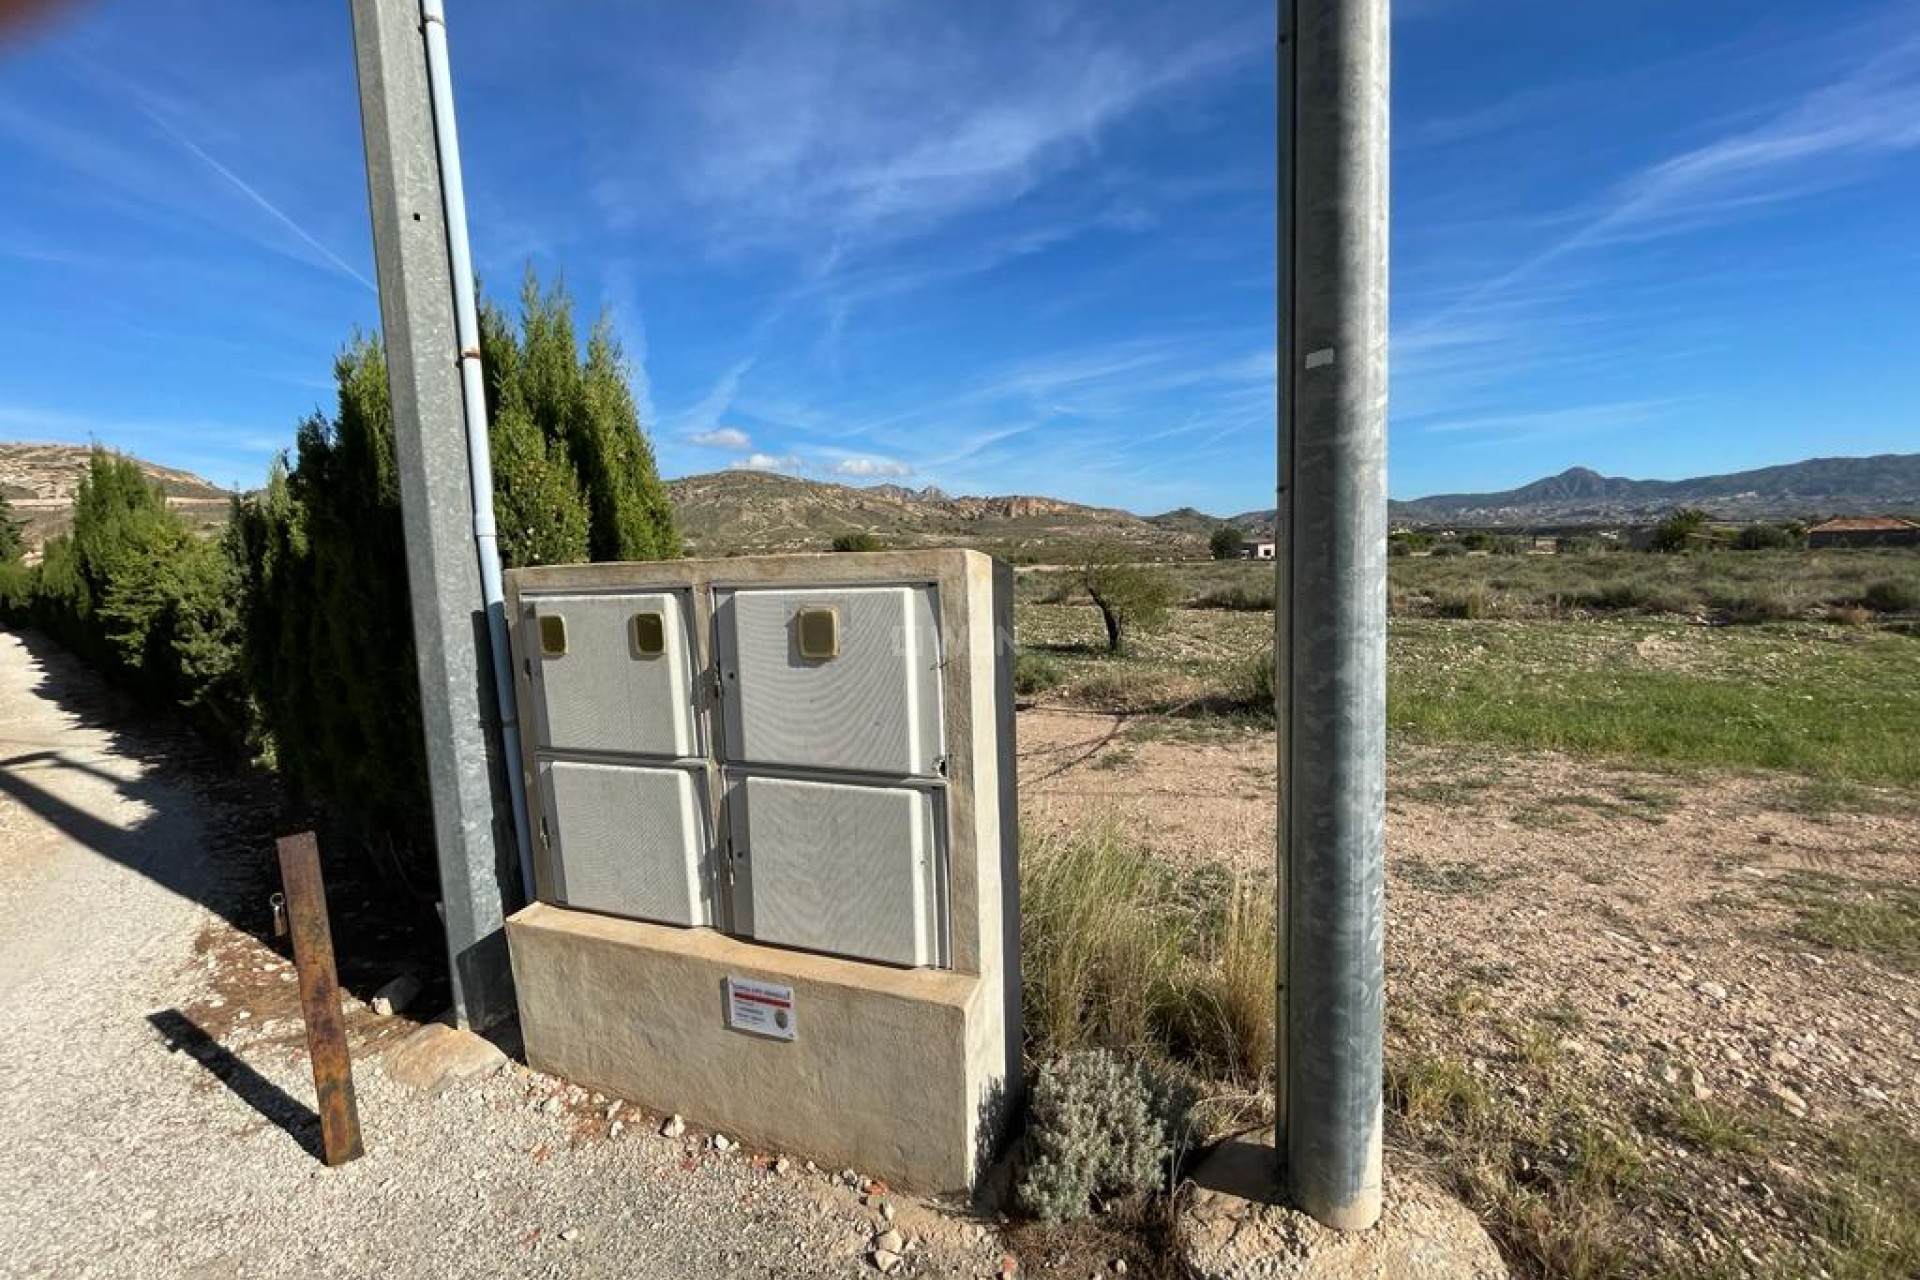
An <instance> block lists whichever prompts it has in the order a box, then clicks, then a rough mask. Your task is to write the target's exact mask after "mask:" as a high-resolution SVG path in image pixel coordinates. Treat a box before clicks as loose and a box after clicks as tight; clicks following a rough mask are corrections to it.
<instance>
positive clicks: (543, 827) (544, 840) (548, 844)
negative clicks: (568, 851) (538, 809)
mask: <svg viewBox="0 0 1920 1280" xmlns="http://www.w3.org/2000/svg"><path fill="white" fill-rule="evenodd" d="M540 851H541V852H542V853H552V852H553V837H552V836H550V835H548V834H547V818H546V815H545V814H542V815H541V816H540Z"/></svg>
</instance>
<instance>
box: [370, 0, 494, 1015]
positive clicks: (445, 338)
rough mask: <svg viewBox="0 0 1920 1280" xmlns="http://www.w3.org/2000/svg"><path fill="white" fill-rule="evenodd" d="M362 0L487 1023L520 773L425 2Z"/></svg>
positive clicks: (421, 644)
mask: <svg viewBox="0 0 1920 1280" xmlns="http://www.w3.org/2000/svg"><path fill="white" fill-rule="evenodd" d="M350 4H351V7H352V10H353V44H354V60H355V63H356V65H357V66H358V68H359V74H360V119H361V126H362V130H363V132H364V134H365V137H366V148H367V194H368V202H369V204H370V205H371V208H372V213H373V248H374V259H375V262H376V264H377V266H378V267H379V279H380V326H381V331H382V334H383V337H384V339H385V343H386V351H387V381H388V386H389V387H390V388H391V392H392V401H393V431H394V453H395V456H396V460H397V462H398V464H399V471H400V511H401V521H402V524H403V526H404V531H405V535H406V546H407V578H408V581H409V583H410V584H411V593H412V603H413V641H414V649H415V651H416V653H417V654H418V657H419V664H420V708H421V718H422V720H423V721H424V722H425V729H426V753H427V777H428V782H429V784H430V785H431V789H432V805H433V832H434V844H435V851H436V853H437V855H438V858H439V864H440V896H441V912H442V915H443V917H444V923H445V926H446V931H447V954H448V957H449V962H450V968H451V972H452V976H453V1012H454V1018H455V1020H456V1021H457V1022H458V1023H459V1024H460V1025H461V1026H463V1027H484V1026H488V1025H491V1024H492V1023H494V1022H497V1021H499V1020H500V1019H501V1018H503V1017H505V1016H507V1015H509V1014H511V1013H512V1012H513V1008H514V998H513V975H512V971H511V969H510V967H509V965H508V959H507V939H506V930H505V912H506V903H507V902H508V901H509V900H511V899H512V898H514V897H515V896H516V894H517V888H516V886H517V884H518V881H519V872H518V870H517V868H516V865H515V862H516V859H515V857H514V849H513V837H512V833H511V827H510V822H509V821H508V820H505V819H504V818H503V815H502V814H501V813H500V811H499V808H498V806H497V804H496V798H497V797H500V796H504V795H506V794H507V791H506V785H505V777H506V775H505V773H504V768H503V762H502V761H501V760H500V759H499V758H498V752H497V743H496V741H495V740H494V737H493V735H492V734H491V733H490V732H489V731H488V726H489V725H490V724H492V723H493V722H494V720H495V707H494V688H493V679H492V677H491V675H490V674H489V672H488V662H487V657H486V655H487V648H486V646H487V639H488V637H487V628H488V620H487V614H486V610H485V607H484V605H483V603H482V595H481V587H480V568H479V561H478V559H477V558H476V557H475V555H474V544H473V530H472V524H471V521H472V518H473V488H472V479H471V476H470V473H469V470H468V460H467V438H466V432H465V430H464V428H463V425H462V421H463V420H462V409H463V401H462V399H461V388H460V370H459V359H460V344H459V341H458V339H457V337H456V331H455V326H454V314H453V305H454V302H453V299H454V294H453V283H452V274H451V269H450V267H449V259H448V248H447V224H446V213H445V204H444V202H443V199H442V191H441V186H440V171H439V165H438V162H437V159H436V156H435V150H434V131H433V108H432V101H431V98H430V96H429V89H428V83H427V54H426V42H425V38H424V36H423V35H422V33H421V20H420V9H419V4H418V0H350ZM512 767H515V768H517V767H518V763H517V762H513V766H512Z"/></svg>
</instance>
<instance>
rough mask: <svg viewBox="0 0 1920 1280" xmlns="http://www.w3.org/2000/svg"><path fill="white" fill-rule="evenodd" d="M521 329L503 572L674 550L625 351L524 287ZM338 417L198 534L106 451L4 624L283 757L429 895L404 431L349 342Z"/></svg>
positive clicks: (501, 361)
mask: <svg viewBox="0 0 1920 1280" xmlns="http://www.w3.org/2000/svg"><path fill="white" fill-rule="evenodd" d="M517 321H518V323H517V325H516V324H515V323H514V322H513V321H510V320H509V319H508V318H507V317H506V316H505V315H504V314H503V313H502V312H501V311H500V310H499V309H498V308H496V307H493V306H491V305H489V306H487V307H486V308H485V309H484V312H483V315H482V318H481V333H482V353H483V359H484V365H485V369H486V375H487V402H488V412H489V430H490V435H491V440H492V446H493V455H494V482H495V495H494V502H495V515H496V519H497V521H498V523H499V527H500V551H501V556H502V558H503V560H504V561H505V562H506V563H507V564H508V565H509V566H513V565H524V564H551V563H564V562H571V561H580V560H586V559H631V560H645V559H661V558H667V557H672V556H677V555H679V554H680V541H679V537H678V535H677V533H676V532H675V530H674V526H673V520H672V515H671V513H670V511H669V510H668V506H667V499H666V491H665V488H664V487H663V486H662V485H661V483H660V479H659V476H658V474H657V472H656V470H655V466H654V460H653V451H652V449H651V447H650V446H649V444H648V442H647V439H646V437H645V435H644V434H642V431H641V425H640V422H639V416H638V414H637V412H636V410H635V407H634V402H633V397H632V395H631V393H630V392H629V390H628V388H627V379H626V370H625V367H624V362H623V359H622V356H621V353H620V348H619V345H618V342H617V341H616V340H615V338H614V336H613V333H612V331H611V329H610V327H609V326H608V324H607V323H606V322H605V321H604V320H602V321H601V322H600V323H599V324H598V325H596V326H595V328H594V330H593V332H592V334H591V335H590V336H589V338H588V341H587V343H586V349H585V351H584V353H583V352H582V351H581V350H580V347H579V344H578V342H577V339H576V335H575V330H574V324H573V314H572V304H571V302H570V300H569V299H568V297H567V296H566V294H565V293H564V292H563V291H562V290H560V289H558V288H556V289H553V290H550V291H545V292H543V291H542V290H541V289H540V287H539V284H538V282H537V281H536V280H535V279H534V278H533V277H532V275H531V274H529V276H528V278H527V281H526V285H525V287H524V289H523V291H522V295H521V304H520V314H519V316H518V317H517ZM334 381H335V384H336V391H337V403H336V406H335V409H334V412H333V414H332V415H331V416H327V415H324V414H318V413H316V414H315V415H313V416H312V417H310V418H308V419H307V420H306V421H305V422H303V423H302V424H300V426H299V428H298V431H297V433H296V438H295V443H294V448H293V451H292V457H291V459H290V461H289V460H286V459H283V460H282V461H280V462H277V463H276V464H275V466H274V467H273V469H272V471H271V473H270V475H269V477H268V481H267V484H266V487H265V488H264V489H262V490H260V491H259V492H258V493H255V494H251V495H248V496H246V497H244V498H239V499H236V501H235V505H234V512H233V519H232V520H231V521H230V523H229V525H228V527H227V529H226V531H225V533H224V534H223V535H221V536H220V537H219V538H218V539H217V540H213V541H207V540H202V539H200V538H197V537H195V536H194V535H193V534H192V532H191V531H190V530H189V528H188V526H187V525H186V523H185V522H184V521H183V520H182V519H181V518H180V517H179V516H178V515H177V514H176V513H175V512H173V511H171V510H170V509H168V507H167V506H166V502H165V499H164V497H163V496H162V495H161V492H160V490H159V489H158V487H157V486H155V485H153V484H151V483H150V482H148V481H147V480H146V478H145V477H144V476H143V475H142V473H141V471H140V469H139V467H138V465H137V464H136V463H134V462H133V461H131V460H130V459H127V458H123V457H120V456H118V455H115V454H112V453H109V452H107V451H106V450H104V449H100V448H96V449H95V450H94V453H93V456H92V458H91V460H90V462H89V467H88V474H87V476H86V478H85V479H84V480H83V482H82V484H81V487H80V492H79V495H78V498H77V500H76V504H75V509H74V530H73V533H72V535H71V536H69V537H62V538H56V539H54V540H52V541H51V542H49V543H48V544H47V547H46V548H45V552H44V556H43V558H42V561H41V563H40V564H39V565H37V566H33V567H32V568H30V569H29V568H25V567H23V566H21V565H20V564H19V563H18V562H17V561H10V562H8V561H5V557H0V615H4V616H6V617H7V618H8V620H10V621H15V622H18V621H31V622H33V623H35V624H36V625H38V626H40V627H41V628H43V629H44V630H46V631H48V632H50V633H51V634H52V635H54V636H55V637H56V638H57V639H59V640H60V641H61V642H62V643H63V644H65V645H66V646H67V647H68V648H70V649H72V650H73V651H74V652H76V653H77V654H79V655H80V656H82V657H83V658H86V659H87V660H88V661H90V662H92V663H94V664H95V665H97V666H99V667H101V668H102V669H103V670H104V671H105V672H106V673H107V674H108V675H109V676H111V677H114V678H117V679H119V680H121V681H122V682H123V683H126V684H128V685H130V686H131V687H134V688H136V689H138V690H140V691H141V692H143V693H145V694H147V695H150V696H152V697H154V698H156V699H159V700H163V701H166V702H169V703H172V704H175V705H178V706H181V707H184V708H187V709H188V710H189V711H191V712H192V713H193V714H194V715H195V716H196V718H197V719H198V720H199V721H200V722H201V723H202V724H203V725H204V726H206V727H207V728H208V729H210V730H211V731H213V732H214V733H215V734H216V735H218V736H219V737H221V738H223V739H225V740H227V741H229V742H231V743H234V744H235V745H236V746H241V747H243V748H244V749H246V750H248V751H249V752H252V753H257V754H259V755H262V756H264V757H265V758H267V759H269V760H270V761H272V762H273V763H274V764H275V765H276V766H277V767H278V768H279V769H280V771H281V773H282V775H283V776H284V777H285V779H286V781H287V782H288V783H289V784H290V785H291V786H292V787H293V788H294V790H295V791H296V792H298V793H299V794H301V795H303V796H304V797H306V798H308V799H310V800H313V801H316V802H319V803H320V804H322V805H323V806H325V807H326V808H327V809H328V810H329V811H330V812H331V813H332V815H333V816H334V817H335V818H336V819H338V820H339V821H341V822H342V824H343V825H345V826H347V827H349V828H351V829H355V830H357V831H358V832H359V833H360V834H361V835H362V836H363V837H364V838H365V840H366V842H367V843H368V845H369V846H370V847H371V846H379V847H381V848H383V849H391V850H398V851H399V852H400V854H401V857H400V858H399V859H398V860H397V861H396V860H391V859H383V860H382V861H383V865H384V866H388V867H392V866H396V865H397V866H398V867H399V868H400V869H401V871H402V872H403V874H405V876H406V878H407V879H409V880H412V881H417V882H418V884H419V886H420V887H421V888H422V889H430V888H431V885H432V883H433V862H432V853H431V847H430V842H429V841H428V840H427V838H426V837H427V835H428V830H427V823H428V806H427V803H426V782H425V759H424V748H423V745H422V741H421V727H420V702H419V689H418V686H417V683H416V676H415V667H414V652H413V637H412V622H411V616H410V614H409V610H408V595H407V578H406V558H405V554H404V548H403V545H402V538H401V526H400V491H399V480H398V475H397V472H396V466H395V461H394V451H393V415H392V407H391V404H390V402H389V399H388V393H387V376H386V365H385V360H384V357H383V354H382V351H381V348H380V346H379V344H378V343H377V342H375V341H374V340H373V339H371V338H366V337H356V338H355V339H354V340H353V341H351V342H350V343H349V344H348V345H347V347H346V349H345V350H344V351H342V352H341V354H340V356H339V358H338V359H337V360H336V361H335V364H334Z"/></svg>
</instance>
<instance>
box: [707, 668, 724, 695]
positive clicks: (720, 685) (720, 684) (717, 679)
mask: <svg viewBox="0 0 1920 1280" xmlns="http://www.w3.org/2000/svg"><path fill="white" fill-rule="evenodd" d="M711 679H712V681H713V696H714V697H716V698H724V697H726V696H727V682H726V680H725V679H724V678H722V677H721V675H720V673H719V672H718V671H716V672H714V673H713V675H712V677H711Z"/></svg>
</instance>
